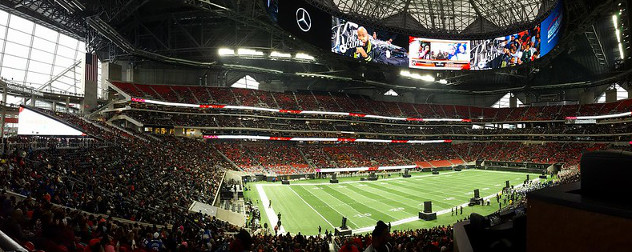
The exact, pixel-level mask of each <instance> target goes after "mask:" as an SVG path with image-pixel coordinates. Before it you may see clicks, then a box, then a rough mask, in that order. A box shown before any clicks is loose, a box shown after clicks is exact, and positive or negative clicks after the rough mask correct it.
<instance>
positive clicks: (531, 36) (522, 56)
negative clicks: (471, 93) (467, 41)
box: [470, 25, 541, 70]
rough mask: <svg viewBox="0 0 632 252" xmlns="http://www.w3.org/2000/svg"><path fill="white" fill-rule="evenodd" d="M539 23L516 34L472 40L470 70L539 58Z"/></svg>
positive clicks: (509, 65) (513, 64) (510, 64)
mask: <svg viewBox="0 0 632 252" xmlns="http://www.w3.org/2000/svg"><path fill="white" fill-rule="evenodd" d="M540 41H541V40H540V25H537V26H536V27H534V28H533V29H529V30H525V31H522V32H519V33H516V34H511V35H508V36H504V37H498V38H495V39H488V40H475V41H472V61H471V62H470V66H471V69H472V70H485V69H496V68H503V67H511V66H519V65H522V64H524V63H528V62H532V61H534V60H536V59H539V58H540Z"/></svg>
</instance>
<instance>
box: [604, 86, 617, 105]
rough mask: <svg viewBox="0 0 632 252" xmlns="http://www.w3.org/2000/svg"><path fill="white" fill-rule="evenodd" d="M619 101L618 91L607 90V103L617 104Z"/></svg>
mask: <svg viewBox="0 0 632 252" xmlns="http://www.w3.org/2000/svg"><path fill="white" fill-rule="evenodd" d="M616 101H617V90H616V89H607V90H606V102H616Z"/></svg>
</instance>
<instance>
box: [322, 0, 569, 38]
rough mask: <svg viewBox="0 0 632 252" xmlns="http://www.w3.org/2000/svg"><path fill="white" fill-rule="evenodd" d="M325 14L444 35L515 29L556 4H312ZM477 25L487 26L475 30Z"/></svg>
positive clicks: (383, 0)
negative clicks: (331, 13)
mask: <svg viewBox="0 0 632 252" xmlns="http://www.w3.org/2000/svg"><path fill="white" fill-rule="evenodd" d="M310 1H311V2H312V3H313V4H315V5H319V6H321V7H323V8H324V9H326V10H329V11H333V12H339V13H343V14H347V15H349V16H353V17H355V18H361V19H363V20H372V21H374V23H382V24H386V26H389V27H393V28H403V29H415V30H427V31H434V32H444V33H461V34H465V33H479V32H491V31H496V30H502V29H516V28H517V27H520V26H522V25H526V24H529V23H531V22H533V21H534V20H536V19H537V18H538V17H541V16H543V14H545V13H546V12H547V11H548V10H549V9H551V8H552V7H553V6H554V5H555V3H556V2H557V0H521V1H512V0H310ZM475 23H484V24H485V25H484V26H483V28H482V29H481V28H480V27H476V28H475V27H474V26H475V25H474V24H475Z"/></svg>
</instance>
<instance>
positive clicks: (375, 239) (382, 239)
mask: <svg viewBox="0 0 632 252" xmlns="http://www.w3.org/2000/svg"><path fill="white" fill-rule="evenodd" d="M371 236H372V240H371V245H369V247H367V248H366V249H365V250H364V252H388V251H391V248H390V246H389V245H388V239H389V238H390V237H391V234H390V233H389V231H388V226H387V225H386V223H384V222H383V221H378V222H377V225H375V229H373V233H371Z"/></svg>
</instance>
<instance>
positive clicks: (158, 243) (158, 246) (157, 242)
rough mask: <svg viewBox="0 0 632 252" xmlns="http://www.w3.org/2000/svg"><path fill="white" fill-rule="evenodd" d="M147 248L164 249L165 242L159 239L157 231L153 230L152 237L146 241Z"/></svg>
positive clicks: (153, 249)
mask: <svg viewBox="0 0 632 252" xmlns="http://www.w3.org/2000/svg"><path fill="white" fill-rule="evenodd" d="M147 250H150V251H164V250H165V244H164V243H162V240H161V239H160V234H159V233H158V232H155V233H154V237H153V239H152V240H151V241H149V242H148V243H147Z"/></svg>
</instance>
